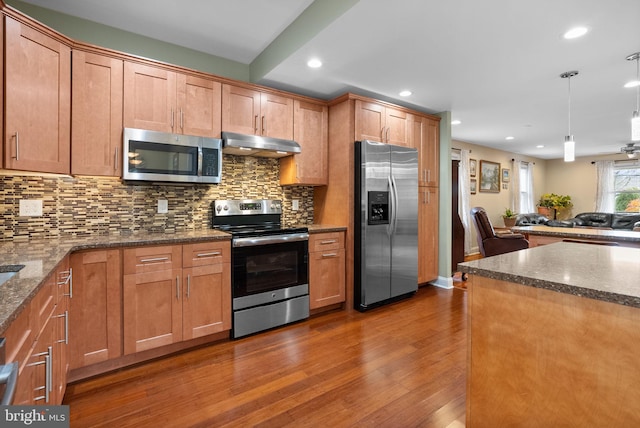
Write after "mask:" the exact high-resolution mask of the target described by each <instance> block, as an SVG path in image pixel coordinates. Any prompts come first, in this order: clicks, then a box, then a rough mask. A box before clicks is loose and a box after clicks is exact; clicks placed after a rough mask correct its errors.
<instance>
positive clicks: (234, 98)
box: [222, 84, 293, 140]
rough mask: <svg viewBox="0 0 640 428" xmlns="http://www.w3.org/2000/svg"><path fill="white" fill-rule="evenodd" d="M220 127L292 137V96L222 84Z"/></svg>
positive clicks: (257, 133)
mask: <svg viewBox="0 0 640 428" xmlns="http://www.w3.org/2000/svg"><path fill="white" fill-rule="evenodd" d="M222 130H223V131H225V132H237V133H239V134H247V135H261V136H265V137H274V138H282V139H286V140H292V139H293V98H289V97H284V96H281V95H276V94H271V93H267V92H260V91H257V90H253V89H247V88H242V87H238V86H233V85H228V84H223V85H222Z"/></svg>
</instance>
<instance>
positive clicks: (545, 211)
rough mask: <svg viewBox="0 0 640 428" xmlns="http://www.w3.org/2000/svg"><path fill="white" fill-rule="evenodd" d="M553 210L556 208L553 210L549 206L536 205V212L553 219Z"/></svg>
mask: <svg viewBox="0 0 640 428" xmlns="http://www.w3.org/2000/svg"><path fill="white" fill-rule="evenodd" d="M555 211H556V210H554V209H553V208H551V207H538V214H541V215H543V216H545V217H546V218H548V219H549V220H553V218H554V216H555Z"/></svg>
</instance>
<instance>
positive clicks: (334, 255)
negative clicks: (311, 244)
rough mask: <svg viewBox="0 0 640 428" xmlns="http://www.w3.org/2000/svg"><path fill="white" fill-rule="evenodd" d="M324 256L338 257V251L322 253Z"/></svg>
mask: <svg viewBox="0 0 640 428" xmlns="http://www.w3.org/2000/svg"><path fill="white" fill-rule="evenodd" d="M322 257H323V258H325V257H326V258H329V257H338V253H329V254H323V255H322Z"/></svg>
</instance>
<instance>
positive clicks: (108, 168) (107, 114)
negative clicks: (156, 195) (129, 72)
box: [71, 51, 123, 177]
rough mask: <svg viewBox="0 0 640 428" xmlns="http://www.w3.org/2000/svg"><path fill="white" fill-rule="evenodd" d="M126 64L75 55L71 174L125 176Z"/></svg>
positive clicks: (77, 53)
mask: <svg viewBox="0 0 640 428" xmlns="http://www.w3.org/2000/svg"><path fill="white" fill-rule="evenodd" d="M122 68H123V66H122V60H119V59H115V58H110V57H107V56H102V55H98V54H94V53H89V52H83V51H74V52H73V99H72V105H73V111H72V115H71V123H72V126H71V174H86V175H104V176H115V177H119V176H120V175H121V174H122V157H121V156H122V153H121V151H122V90H123V89H122V86H123V77H122Z"/></svg>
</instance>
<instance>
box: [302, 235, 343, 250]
mask: <svg viewBox="0 0 640 428" xmlns="http://www.w3.org/2000/svg"><path fill="white" fill-rule="evenodd" d="M340 248H344V233H342V232H331V233H319V234H314V235H310V236H309V251H311V252H316V251H329V250H337V249H340Z"/></svg>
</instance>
